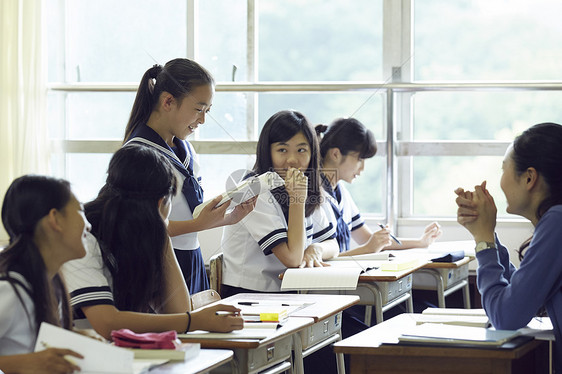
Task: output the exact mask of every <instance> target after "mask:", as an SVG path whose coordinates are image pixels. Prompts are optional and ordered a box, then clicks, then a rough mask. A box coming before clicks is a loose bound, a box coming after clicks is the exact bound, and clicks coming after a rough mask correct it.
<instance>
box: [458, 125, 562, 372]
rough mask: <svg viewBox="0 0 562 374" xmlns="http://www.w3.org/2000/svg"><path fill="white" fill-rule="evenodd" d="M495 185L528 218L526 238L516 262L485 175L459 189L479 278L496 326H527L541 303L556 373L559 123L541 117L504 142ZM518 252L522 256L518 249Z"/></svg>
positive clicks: (560, 357)
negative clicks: (500, 231) (501, 235)
mask: <svg viewBox="0 0 562 374" xmlns="http://www.w3.org/2000/svg"><path fill="white" fill-rule="evenodd" d="M502 170H503V173H502V177H501V181H500V186H501V189H502V191H503V193H504V194H505V197H506V200H507V209H506V210H507V212H508V213H510V214H516V215H518V216H521V217H524V218H526V219H528V220H529V221H530V222H531V224H532V225H533V227H534V233H533V236H532V238H531V239H529V240H527V241H526V242H525V243H523V244H522V245H521V248H520V249H519V256H520V259H521V258H522V260H521V265H520V266H519V269H516V268H515V266H514V265H513V264H512V263H511V262H510V261H509V252H508V250H507V248H506V247H505V246H503V245H502V244H501V243H500V241H499V239H498V237H497V236H496V235H495V228H496V213H497V209H496V205H495V203H494V199H493V198H492V196H491V195H490V193H489V191H488V190H487V188H486V182H485V181H484V182H483V183H482V184H481V185H478V186H475V189H474V191H465V190H464V189H462V188H458V189H457V190H455V193H456V194H457V195H458V196H457V199H456V203H457V205H458V211H457V221H458V222H459V223H460V224H461V225H463V226H464V227H465V228H466V229H467V230H468V231H469V232H470V233H471V234H472V236H473V237H474V241H475V242H476V259H477V260H478V272H477V279H476V281H477V285H478V290H479V291H480V294H481V295H482V305H483V307H484V309H485V310H486V314H487V315H488V317H489V318H490V321H491V322H492V324H493V325H494V327H495V328H496V329H508V330H516V329H519V328H521V327H525V326H526V325H527V324H528V323H529V321H531V319H532V318H533V317H534V316H536V315H537V312H538V311H539V310H541V309H543V308H545V309H546V311H547V313H548V316H549V317H550V320H551V321H552V324H553V326H554V335H555V337H556V340H555V342H554V363H555V368H556V372H557V373H559V372H562V344H561V342H562V326H561V321H562V250H561V243H562V230H560V228H561V227H562V172H561V170H562V126H560V125H559V124H556V123H541V124H538V125H535V126H533V127H531V128H529V129H527V130H525V131H524V132H523V133H522V134H521V135H520V136H518V137H516V138H515V140H514V141H513V143H512V144H511V145H510V146H509V147H508V149H507V152H506V154H505V158H504V160H503V165H502ZM523 251H524V252H525V256H523Z"/></svg>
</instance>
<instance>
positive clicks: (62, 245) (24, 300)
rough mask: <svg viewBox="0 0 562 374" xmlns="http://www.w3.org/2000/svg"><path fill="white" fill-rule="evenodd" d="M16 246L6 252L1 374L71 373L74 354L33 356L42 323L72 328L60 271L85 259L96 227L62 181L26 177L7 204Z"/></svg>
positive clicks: (1, 283) (0, 305)
mask: <svg viewBox="0 0 562 374" xmlns="http://www.w3.org/2000/svg"><path fill="white" fill-rule="evenodd" d="M2 222H3V224H4V227H5V228H6V231H7V233H8V235H9V236H10V244H9V245H8V247H7V248H5V249H4V250H2V251H1V252H0V370H3V371H4V372H6V373H14V372H17V373H68V372H72V371H74V370H79V367H77V366H76V365H74V364H72V363H71V362H70V361H68V360H66V359H65V358H64V356H66V355H70V356H75V357H79V358H82V356H81V355H79V354H78V353H75V352H73V351H71V350H68V349H58V348H49V349H46V350H44V351H41V352H37V353H30V352H33V350H34V348H35V343H36V342H35V341H36V338H37V333H38V332H39V326H40V325H41V323H42V322H47V323H50V324H52V325H56V326H62V327H64V328H66V329H69V330H70V329H72V315H71V313H70V307H69V305H68V295H67V292H66V287H65V285H64V282H63V280H62V277H61V275H60V273H59V269H60V267H61V265H62V264H63V263H65V262H66V261H69V260H72V259H77V258H80V257H83V256H84V255H85V253H86V250H85V240H86V239H85V238H86V235H87V233H88V231H89V230H90V224H89V223H88V221H87V220H86V218H85V216H84V211H83V208H82V204H80V203H79V202H78V200H76V197H75V196H74V194H73V193H72V192H71V190H70V184H69V183H68V182H67V181H65V180H61V179H55V178H51V177H45V176H37V175H26V176H22V177H20V178H18V179H16V180H14V181H13V182H12V184H11V185H10V187H9V188H8V191H7V192H6V195H5V197H4V203H3V205H2Z"/></svg>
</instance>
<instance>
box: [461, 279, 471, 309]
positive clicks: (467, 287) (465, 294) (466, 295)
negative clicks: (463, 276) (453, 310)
mask: <svg viewBox="0 0 562 374" xmlns="http://www.w3.org/2000/svg"><path fill="white" fill-rule="evenodd" d="M462 298H463V301H464V308H465V309H470V285H469V283H468V281H467V282H466V285H465V286H464V288H463V290H462Z"/></svg>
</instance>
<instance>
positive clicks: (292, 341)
mask: <svg viewBox="0 0 562 374" xmlns="http://www.w3.org/2000/svg"><path fill="white" fill-rule="evenodd" d="M238 301H258V302H263V301H266V302H268V303H279V304H282V303H289V304H290V303H301V304H302V303H307V304H308V303H310V304H311V305H308V306H306V307H304V308H302V309H300V310H297V311H295V312H294V313H293V314H291V317H289V320H288V321H287V322H286V323H285V324H284V325H283V327H281V328H280V329H278V330H277V331H276V332H275V334H274V335H272V336H269V337H267V338H265V339H261V340H257V339H245V340H242V339H230V340H221V339H200V338H198V339H184V338H183V337H182V341H184V342H197V343H200V344H201V347H204V348H224V349H232V350H233V351H234V360H233V364H232V366H233V371H234V372H236V373H257V372H260V371H262V370H265V369H269V370H268V371H267V373H279V372H282V371H285V370H287V369H288V368H291V369H293V370H294V372H295V373H304V365H303V358H304V357H306V356H308V355H310V354H311V353H313V352H315V351H317V350H318V349H320V348H323V347H325V346H327V345H329V344H332V343H333V342H336V341H340V340H341V313H342V311H343V310H344V309H346V308H348V307H350V306H352V305H354V304H356V303H358V302H359V298H358V297H357V296H328V295H299V294H284V293H271V294H263V293H248V294H237V295H234V296H231V297H228V298H225V299H222V300H220V301H219V302H220V303H222V304H232V305H237V303H238ZM292 351H293V352H294V354H295V358H294V360H292V359H291V352H292ZM336 363H337V366H338V372H339V373H344V369H343V368H344V362H343V354H342V355H336ZM223 368H224V367H223Z"/></svg>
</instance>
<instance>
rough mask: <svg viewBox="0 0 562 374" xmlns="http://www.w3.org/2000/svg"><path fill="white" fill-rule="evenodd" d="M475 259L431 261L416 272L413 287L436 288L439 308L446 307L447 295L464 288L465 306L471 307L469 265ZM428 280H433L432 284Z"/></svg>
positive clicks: (422, 288)
mask: <svg viewBox="0 0 562 374" xmlns="http://www.w3.org/2000/svg"><path fill="white" fill-rule="evenodd" d="M473 260H474V258H473V257H465V258H463V259H462V260H459V261H456V262H430V263H428V264H427V265H425V266H424V267H423V268H421V269H419V270H418V271H416V272H415V273H414V280H413V285H412V288H413V289H416V290H418V289H419V290H428V289H429V290H436V291H437V303H438V306H439V308H445V297H447V296H449V295H450V294H452V293H454V292H457V291H459V290H462V291H463V302H464V307H465V309H470V287H469V281H468V266H469V263H470V262H471V261H473ZM428 278H429V279H428ZM428 280H432V281H433V284H432V285H431V286H430V285H428V283H431V282H428Z"/></svg>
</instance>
